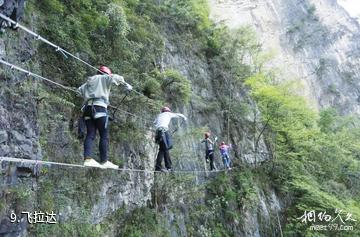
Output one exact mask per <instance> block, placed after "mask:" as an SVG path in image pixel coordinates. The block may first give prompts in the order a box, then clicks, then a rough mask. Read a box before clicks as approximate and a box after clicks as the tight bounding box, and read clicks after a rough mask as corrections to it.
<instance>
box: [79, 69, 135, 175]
mask: <svg viewBox="0 0 360 237" xmlns="http://www.w3.org/2000/svg"><path fill="white" fill-rule="evenodd" d="M113 84H115V85H120V84H124V85H125V86H126V90H128V91H131V90H132V86H131V85H130V84H128V83H126V82H125V81H124V78H123V77H122V76H119V75H116V74H112V72H111V70H110V69H109V68H108V67H106V66H100V68H99V73H98V74H97V75H95V76H91V77H89V78H88V80H87V82H86V83H84V84H83V85H82V86H80V87H79V89H78V91H79V93H80V94H81V96H82V97H83V98H84V105H83V107H82V109H81V110H82V112H83V118H84V120H85V125H86V138H85V140H84V166H91V167H100V168H113V169H117V168H119V167H118V166H117V165H115V164H113V163H111V162H110V161H108V135H109V128H108V121H109V116H108V112H107V106H108V105H109V95H110V89H111V86H112V85H113ZM96 130H98V131H99V134H100V141H99V150H100V163H98V162H97V161H96V160H94V159H93V158H91V156H92V144H93V141H94V139H95V135H96Z"/></svg>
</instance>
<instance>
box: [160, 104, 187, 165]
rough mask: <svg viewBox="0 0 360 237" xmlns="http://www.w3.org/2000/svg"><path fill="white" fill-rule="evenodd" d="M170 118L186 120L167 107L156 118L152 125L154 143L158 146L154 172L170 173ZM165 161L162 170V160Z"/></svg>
mask: <svg viewBox="0 0 360 237" xmlns="http://www.w3.org/2000/svg"><path fill="white" fill-rule="evenodd" d="M172 118H183V119H184V121H186V120H187V118H186V117H185V116H184V115H183V114H180V113H172V112H171V109H170V108H169V107H163V108H162V109H161V113H160V114H159V115H158V116H157V117H156V119H155V121H154V124H155V128H156V135H155V142H156V143H157V144H159V152H158V155H157V158H156V165H155V171H163V172H168V171H172V168H171V158H170V153H169V150H170V149H171V148H172V141H171V135H170V133H169V124H170V121H171V119H172ZM163 159H164V160H165V168H166V169H163V168H162V164H161V163H162V160H163Z"/></svg>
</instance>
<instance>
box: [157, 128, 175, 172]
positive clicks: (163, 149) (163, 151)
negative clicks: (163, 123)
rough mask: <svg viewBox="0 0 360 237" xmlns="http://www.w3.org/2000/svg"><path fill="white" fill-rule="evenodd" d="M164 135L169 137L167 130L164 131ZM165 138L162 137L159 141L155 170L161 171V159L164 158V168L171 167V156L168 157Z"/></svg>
mask: <svg viewBox="0 0 360 237" xmlns="http://www.w3.org/2000/svg"><path fill="white" fill-rule="evenodd" d="M165 134H166V137H167V138H169V136H170V134H169V133H168V132H165ZM166 142H167V141H166V140H164V139H160V142H159V152H158V155H157V158H156V165H155V170H156V171H161V169H162V164H161V163H162V160H163V158H164V160H165V167H166V169H171V158H170V153H169V149H168V147H167V145H166Z"/></svg>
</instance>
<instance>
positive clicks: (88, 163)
mask: <svg viewBox="0 0 360 237" xmlns="http://www.w3.org/2000/svg"><path fill="white" fill-rule="evenodd" d="M84 166H88V167H96V168H102V166H101V165H100V164H99V162H97V161H96V160H94V159H92V158H88V159H85V161H84Z"/></svg>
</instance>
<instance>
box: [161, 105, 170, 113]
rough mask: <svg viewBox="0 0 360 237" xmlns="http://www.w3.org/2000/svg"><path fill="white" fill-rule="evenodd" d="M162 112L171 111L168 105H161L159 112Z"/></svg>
mask: <svg viewBox="0 0 360 237" xmlns="http://www.w3.org/2000/svg"><path fill="white" fill-rule="evenodd" d="M164 112H171V109H170V108H169V107H167V106H165V107H162V108H161V113H164Z"/></svg>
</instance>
